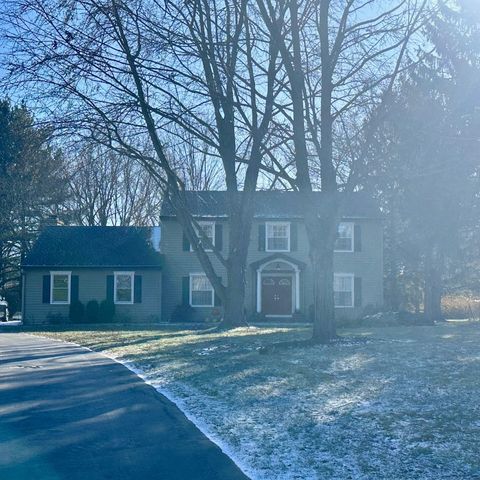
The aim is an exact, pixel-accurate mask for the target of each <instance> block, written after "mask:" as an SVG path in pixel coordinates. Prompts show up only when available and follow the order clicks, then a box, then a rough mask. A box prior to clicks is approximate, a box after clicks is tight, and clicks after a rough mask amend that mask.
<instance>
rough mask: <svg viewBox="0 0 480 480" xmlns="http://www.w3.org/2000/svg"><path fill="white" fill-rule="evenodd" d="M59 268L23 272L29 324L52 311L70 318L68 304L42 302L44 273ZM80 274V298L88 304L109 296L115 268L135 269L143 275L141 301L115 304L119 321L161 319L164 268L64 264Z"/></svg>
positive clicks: (38, 320)
mask: <svg viewBox="0 0 480 480" xmlns="http://www.w3.org/2000/svg"><path fill="white" fill-rule="evenodd" d="M51 270H52V271H60V270H62V269H61V268H59V267H55V268H52V269H27V270H26V271H25V272H24V312H23V315H24V316H23V318H24V321H25V323H27V324H38V323H45V322H46V321H47V320H48V317H49V315H58V314H59V315H61V316H62V317H64V319H68V310H69V306H68V305H51V304H48V303H43V302H42V297H43V295H42V291H43V276H44V275H49V274H50V271H51ZM64 270H65V271H71V272H72V275H78V278H79V290H78V291H79V300H80V301H81V302H82V303H83V304H84V305H86V304H87V302H89V301H90V300H97V301H98V302H101V301H102V300H104V299H105V298H106V284H107V280H106V279H107V275H113V273H114V271H134V272H135V274H136V275H141V276H142V302H141V303H134V304H131V305H115V314H116V317H117V318H116V320H117V321H132V322H154V321H157V322H158V321H160V320H161V313H162V311H161V309H162V305H161V291H162V272H161V271H160V270H154V269H152V270H150V269H149V270H146V269H143V270H142V269H126V268H118V269H91V268H77V269H70V268H65V269H64Z"/></svg>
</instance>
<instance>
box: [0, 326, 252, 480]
mask: <svg viewBox="0 0 480 480" xmlns="http://www.w3.org/2000/svg"><path fill="white" fill-rule="evenodd" d="M246 478H247V477H246V476H245V475H243V474H242V472H241V471H240V470H239V469H238V468H237V467H236V465H235V464H234V463H233V462H232V461H231V460H230V459H229V458H228V457H227V456H226V455H224V454H223V453H222V452H221V450H220V449H219V448H218V447H217V446H216V445H215V444H213V443H212V442H211V441H210V440H208V439H207V438H206V437H205V436H204V435H203V434H202V433H201V432H200V431H199V430H198V429H197V428H196V427H195V426H194V425H193V424H192V423H191V422H190V421H189V420H187V419H186V418H185V416H184V415H183V414H182V413H181V412H180V410H179V409H178V408H177V407H176V406H175V405H174V404H173V403H171V402H170V401H169V400H167V399H166V398H165V397H163V396H162V395H160V394H158V393H157V392H156V391H155V390H154V389H153V388H152V387H150V386H148V385H146V384H145V383H144V382H143V381H142V380H140V379H139V378H138V377H137V376H136V375H134V374H133V373H131V372H130V371H129V370H128V369H127V368H125V367H123V366H122V365H120V364H118V363H116V362H113V361H112V360H110V359H108V358H106V357H103V356H102V355H100V354H96V353H93V352H89V351H86V350H84V349H81V348H79V347H75V346H72V345H66V344H62V343H60V342H55V341H51V340H47V339H43V338H38V337H33V336H30V335H24V334H18V333H0V479H1V480H23V479H25V480H26V479H28V480H33V479H35V480H46V479H48V480H60V479H61V480H63V479H65V480H66V479H68V480H76V479H82V480H96V479H112V480H122V479H129V480H134V479H139V480H140V479H141V480H149V479H159V480H183V479H189V480H195V479H209V480H215V479H222V480H230V479H231V480H237V479H239V480H240V479H242V480H244V479H246Z"/></svg>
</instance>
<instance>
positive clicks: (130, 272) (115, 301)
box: [113, 271, 135, 305]
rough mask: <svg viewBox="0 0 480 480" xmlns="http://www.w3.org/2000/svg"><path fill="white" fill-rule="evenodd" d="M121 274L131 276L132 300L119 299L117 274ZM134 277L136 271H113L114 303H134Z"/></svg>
mask: <svg viewBox="0 0 480 480" xmlns="http://www.w3.org/2000/svg"><path fill="white" fill-rule="evenodd" d="M119 275H128V276H129V277H130V291H131V292H132V293H131V296H130V299H131V300H130V301H119V300H117V276H119ZM134 278H135V272H132V271H127V272H113V303H115V305H132V304H133V302H134V296H135V293H134V291H133V289H134Z"/></svg>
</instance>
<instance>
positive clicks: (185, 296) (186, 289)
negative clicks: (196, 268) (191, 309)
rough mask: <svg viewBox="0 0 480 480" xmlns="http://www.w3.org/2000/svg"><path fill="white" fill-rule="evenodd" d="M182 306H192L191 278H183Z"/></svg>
mask: <svg viewBox="0 0 480 480" xmlns="http://www.w3.org/2000/svg"><path fill="white" fill-rule="evenodd" d="M182 305H190V277H182Z"/></svg>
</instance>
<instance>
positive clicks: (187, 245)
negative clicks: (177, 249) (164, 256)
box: [182, 232, 190, 252]
mask: <svg viewBox="0 0 480 480" xmlns="http://www.w3.org/2000/svg"><path fill="white" fill-rule="evenodd" d="M182 246H183V251H184V252H189V251H190V242H189V241H188V238H187V236H186V235H185V232H183V241H182Z"/></svg>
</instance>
